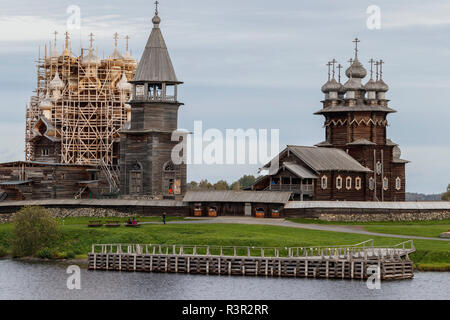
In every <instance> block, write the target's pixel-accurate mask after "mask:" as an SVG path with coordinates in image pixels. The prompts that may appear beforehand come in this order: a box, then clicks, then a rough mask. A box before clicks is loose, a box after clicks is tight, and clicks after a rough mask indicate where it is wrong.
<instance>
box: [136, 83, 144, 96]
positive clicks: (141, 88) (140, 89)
mask: <svg viewBox="0 0 450 320" xmlns="http://www.w3.org/2000/svg"><path fill="white" fill-rule="evenodd" d="M144 94H145V86H143V85H137V86H136V97H140V98H142V97H144Z"/></svg>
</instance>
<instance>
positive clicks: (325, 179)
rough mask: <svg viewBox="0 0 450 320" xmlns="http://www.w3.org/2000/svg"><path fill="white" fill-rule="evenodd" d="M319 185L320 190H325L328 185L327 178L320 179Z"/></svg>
mask: <svg viewBox="0 0 450 320" xmlns="http://www.w3.org/2000/svg"><path fill="white" fill-rule="evenodd" d="M320 184H321V187H322V189H326V188H327V184H328V178H327V176H323V177H322V179H320Z"/></svg>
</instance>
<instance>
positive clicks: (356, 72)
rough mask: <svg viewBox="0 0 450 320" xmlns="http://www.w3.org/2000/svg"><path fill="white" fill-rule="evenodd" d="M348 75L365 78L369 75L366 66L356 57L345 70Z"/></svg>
mask: <svg viewBox="0 0 450 320" xmlns="http://www.w3.org/2000/svg"><path fill="white" fill-rule="evenodd" d="M345 74H346V76H347V77H349V78H350V77H352V78H357V79H363V78H364V77H365V76H366V75H367V71H366V69H365V68H364V66H363V65H362V64H361V63H360V62H359V60H358V58H356V59H355V60H354V61H353V63H352V64H351V66H350V67H349V68H348V69H347V70H346V71H345Z"/></svg>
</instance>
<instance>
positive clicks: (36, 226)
mask: <svg viewBox="0 0 450 320" xmlns="http://www.w3.org/2000/svg"><path fill="white" fill-rule="evenodd" d="M59 236H60V226H59V224H58V222H57V220H56V219H55V218H53V217H52V215H51V213H50V212H49V211H48V210H47V209H45V208H43V207H37V206H35V207H30V206H28V207H24V208H22V209H21V210H20V211H18V212H17V213H16V214H15V215H14V217H13V240H12V253H13V256H15V257H25V256H32V255H35V254H37V253H38V252H39V251H40V250H41V249H43V248H52V247H54V244H55V241H56V240H57V239H58V238H59Z"/></svg>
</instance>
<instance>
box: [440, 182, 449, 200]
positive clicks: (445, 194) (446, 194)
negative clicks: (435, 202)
mask: <svg viewBox="0 0 450 320" xmlns="http://www.w3.org/2000/svg"><path fill="white" fill-rule="evenodd" d="M442 200H444V201H450V184H449V185H448V186H447V192H445V193H444V194H443V195H442Z"/></svg>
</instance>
